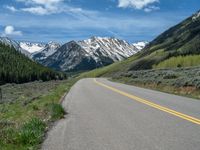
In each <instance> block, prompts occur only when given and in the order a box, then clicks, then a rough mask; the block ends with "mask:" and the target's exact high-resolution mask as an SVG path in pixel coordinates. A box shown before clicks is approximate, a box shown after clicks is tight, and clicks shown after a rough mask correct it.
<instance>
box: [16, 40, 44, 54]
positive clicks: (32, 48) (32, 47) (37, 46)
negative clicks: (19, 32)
mask: <svg viewBox="0 0 200 150" xmlns="http://www.w3.org/2000/svg"><path fill="white" fill-rule="evenodd" d="M19 45H20V47H21V48H22V49H24V50H26V51H28V52H30V53H34V52H38V51H41V50H42V49H44V47H45V44H43V43H31V42H19Z"/></svg>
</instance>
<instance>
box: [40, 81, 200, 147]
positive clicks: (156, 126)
mask: <svg viewBox="0 0 200 150" xmlns="http://www.w3.org/2000/svg"><path fill="white" fill-rule="evenodd" d="M63 106H64V108H65V109H66V111H67V112H68V113H69V114H68V115H66V118H65V119H62V120H61V121H59V122H58V123H57V124H56V125H55V126H54V127H53V128H52V130H51V131H49V133H48V136H47V138H46V140H45V142H44V143H43V145H42V149H44V150H200V101H199V100H194V99H190V98H185V97H180V96H175V95H170V94H166V93H162V92H158V91H153V90H148V89H143V88H138V87H134V86H129V85H124V84H120V83H114V82H110V81H108V80H106V79H96V80H95V79H82V80H80V81H78V82H77V83H76V84H75V85H74V86H73V87H72V89H71V90H70V92H69V94H68V95H67V96H66V98H65V100H64V101H63Z"/></svg>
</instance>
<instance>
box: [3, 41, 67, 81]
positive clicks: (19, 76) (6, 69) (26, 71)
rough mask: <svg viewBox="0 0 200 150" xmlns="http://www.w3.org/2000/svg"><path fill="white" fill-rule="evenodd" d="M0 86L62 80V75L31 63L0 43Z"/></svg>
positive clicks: (23, 56)
mask: <svg viewBox="0 0 200 150" xmlns="http://www.w3.org/2000/svg"><path fill="white" fill-rule="evenodd" d="M0 66H1V67H0V84H4V83H23V82H29V81H35V80H43V81H47V80H52V79H62V78H64V77H65V75H64V74H62V73H58V72H55V71H52V70H51V69H48V68H46V67H43V66H42V65H40V64H38V63H36V62H33V61H32V60H30V59H29V58H28V57H26V56H25V55H23V54H21V53H20V52H19V51H16V50H15V48H14V47H10V46H7V45H5V44H2V43H1V42H0Z"/></svg>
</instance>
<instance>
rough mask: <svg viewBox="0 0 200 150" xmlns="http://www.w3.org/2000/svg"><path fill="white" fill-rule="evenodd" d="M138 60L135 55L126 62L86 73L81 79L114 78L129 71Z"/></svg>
mask: <svg viewBox="0 0 200 150" xmlns="http://www.w3.org/2000/svg"><path fill="white" fill-rule="evenodd" d="M137 58H138V55H137V54H136V55H134V56H132V57H130V58H128V59H126V60H124V61H120V62H116V63H113V64H111V65H109V66H106V67H103V68H98V69H95V70H92V71H89V72H86V73H82V74H81V75H80V76H79V77H80V78H88V77H107V76H113V75H114V74H117V73H118V72H123V71H127V69H128V68H129V66H130V63H131V62H133V61H134V60H136V59H137Z"/></svg>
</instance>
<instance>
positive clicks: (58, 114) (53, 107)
mask: <svg viewBox="0 0 200 150" xmlns="http://www.w3.org/2000/svg"><path fill="white" fill-rule="evenodd" d="M49 108H50V112H51V119H52V120H57V119H61V118H64V115H65V110H64V108H63V107H62V105H61V104H55V103H52V104H50V106H49Z"/></svg>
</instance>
